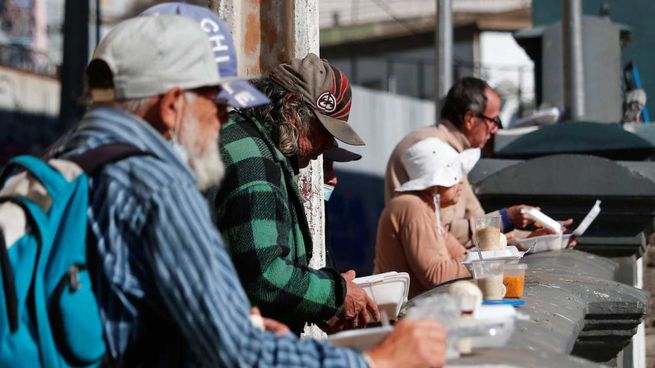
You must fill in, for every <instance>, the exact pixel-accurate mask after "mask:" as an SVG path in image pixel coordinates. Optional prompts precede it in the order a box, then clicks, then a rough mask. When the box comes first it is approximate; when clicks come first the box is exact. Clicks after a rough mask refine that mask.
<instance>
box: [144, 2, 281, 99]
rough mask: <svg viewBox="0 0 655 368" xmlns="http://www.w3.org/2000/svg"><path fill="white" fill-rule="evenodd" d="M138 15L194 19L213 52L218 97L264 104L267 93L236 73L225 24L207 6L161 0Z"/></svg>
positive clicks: (231, 45)
mask: <svg viewBox="0 0 655 368" xmlns="http://www.w3.org/2000/svg"><path fill="white" fill-rule="evenodd" d="M141 15H144V16H156V15H179V16H182V17H186V18H190V19H192V20H194V21H196V22H197V23H198V24H199V26H200V28H201V29H202V30H203V31H205V32H206V33H207V36H208V38H209V43H210V46H211V49H212V52H213V54H214V61H215V62H216V67H217V71H218V76H219V78H220V80H221V82H220V86H221V92H220V94H219V95H218V101H219V102H224V103H227V104H228V105H230V106H233V107H237V108H246V107H253V106H259V105H265V104H267V103H269V102H270V100H269V99H268V97H266V95H264V94H263V93H261V92H260V91H258V90H257V89H256V88H255V87H254V86H253V85H251V84H250V83H248V81H247V79H248V78H243V77H239V73H238V70H237V53H236V49H235V48H234V41H233V40H232V34H231V33H230V29H229V28H228V27H227V25H226V24H225V23H224V22H223V21H222V20H221V19H220V18H218V16H216V14H214V13H213V12H212V11H210V10H209V9H208V8H204V7H201V6H197V5H191V4H186V3H181V2H172V3H163V4H159V5H155V6H152V7H150V8H148V9H146V10H145V11H143V13H141Z"/></svg>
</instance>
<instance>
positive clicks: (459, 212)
mask: <svg viewBox="0 0 655 368" xmlns="http://www.w3.org/2000/svg"><path fill="white" fill-rule="evenodd" d="M432 137H436V138H439V139H441V140H443V141H444V142H446V143H448V144H449V145H450V146H452V147H453V148H454V149H455V150H457V152H461V151H462V150H464V149H467V148H470V147H471V144H470V143H469V141H468V139H466V137H465V136H464V134H462V133H461V132H460V131H459V129H457V128H456V127H455V126H454V125H453V124H451V123H450V122H449V121H442V122H441V123H440V124H439V125H438V126H435V125H430V126H427V127H424V128H420V129H417V130H415V131H413V132H411V133H409V134H408V135H407V136H405V138H403V140H401V141H400V143H398V145H397V146H396V148H394V150H393V152H392V153H391V157H390V158H389V162H388V163H387V170H386V172H385V175H384V203H385V204H388V203H389V201H390V199H391V198H393V196H394V195H396V193H395V189H396V188H397V187H399V186H400V185H401V184H402V183H404V182H406V181H407V180H409V177H408V175H407V171H406V170H405V167H404V165H403V163H402V161H401V158H402V155H403V154H404V153H405V151H406V150H407V149H408V148H409V147H411V146H412V145H414V144H415V143H417V142H419V141H421V140H423V139H426V138H432ZM482 215H484V210H483V209H482V206H481V205H480V202H479V201H478V199H477V197H476V196H475V193H473V188H472V187H471V184H469V182H468V180H464V186H463V188H462V195H461V198H460V200H459V201H458V202H457V203H456V204H454V205H452V206H449V207H446V208H442V209H441V221H442V223H443V225H444V227H445V228H446V229H447V230H448V231H449V232H450V233H451V234H452V235H453V236H455V238H456V239H457V240H458V241H459V242H460V243H461V244H464V245H465V246H466V247H470V246H471V236H470V229H471V221H472V219H473V218H475V217H477V216H482Z"/></svg>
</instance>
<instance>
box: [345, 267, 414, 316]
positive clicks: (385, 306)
mask: <svg viewBox="0 0 655 368" xmlns="http://www.w3.org/2000/svg"><path fill="white" fill-rule="evenodd" d="M353 282H354V283H355V284H357V285H359V286H360V287H361V288H362V289H364V291H365V292H366V294H368V296H369V297H370V298H371V299H373V301H374V302H375V303H376V304H377V305H378V309H379V310H380V312H382V311H385V312H386V314H387V316H388V317H389V319H396V318H397V317H398V313H399V312H400V308H401V307H402V306H403V304H404V303H405V302H406V301H407V294H408V293H409V274H408V273H407V272H396V271H391V272H385V273H380V274H377V275H371V276H365V277H358V278H356V279H354V280H353Z"/></svg>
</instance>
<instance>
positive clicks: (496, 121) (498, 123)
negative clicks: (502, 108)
mask: <svg viewBox="0 0 655 368" xmlns="http://www.w3.org/2000/svg"><path fill="white" fill-rule="evenodd" d="M478 117H479V118H481V119H484V121H485V122H487V123H488V122H491V123H493V124H494V125H496V127H498V128H500V127H501V126H503V122H502V121H501V120H500V116H496V117H495V118H490V117H488V116H487V115H484V114H479V115H478Z"/></svg>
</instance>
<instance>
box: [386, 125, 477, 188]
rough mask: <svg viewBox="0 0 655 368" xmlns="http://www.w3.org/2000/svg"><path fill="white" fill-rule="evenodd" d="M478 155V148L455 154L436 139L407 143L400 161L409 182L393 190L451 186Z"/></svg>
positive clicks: (459, 179) (463, 175) (469, 167)
mask: <svg viewBox="0 0 655 368" xmlns="http://www.w3.org/2000/svg"><path fill="white" fill-rule="evenodd" d="M479 158H480V150H479V149H478V148H473V149H467V150H464V151H462V152H461V153H458V152H457V151H455V149H453V148H452V147H451V146H449V145H448V144H446V143H444V142H442V141H441V140H440V139H438V138H427V139H424V140H422V141H420V142H418V143H416V144H414V145H413V146H411V147H410V148H409V149H408V150H407V151H406V152H405V154H404V155H403V157H402V161H403V164H404V165H405V169H406V170H407V174H408V175H409V179H410V180H409V181H408V182H406V183H404V184H403V185H401V186H400V187H398V188H397V189H396V191H397V192H409V191H416V190H424V189H427V188H430V187H432V186H435V185H438V186H441V187H452V186H453V185H455V184H457V183H459V182H460V181H461V180H463V179H464V178H465V177H466V175H467V174H468V173H469V171H471V169H472V168H473V166H475V163H476V162H478V159H479Z"/></svg>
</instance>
